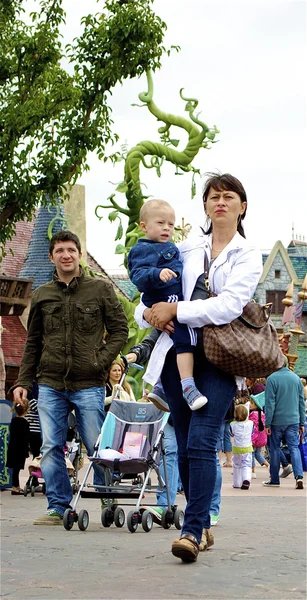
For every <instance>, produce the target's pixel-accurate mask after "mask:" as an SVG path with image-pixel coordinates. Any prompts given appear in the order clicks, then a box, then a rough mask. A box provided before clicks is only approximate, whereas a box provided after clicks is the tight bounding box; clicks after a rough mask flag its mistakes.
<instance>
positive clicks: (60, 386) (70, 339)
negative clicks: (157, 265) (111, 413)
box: [13, 230, 128, 525]
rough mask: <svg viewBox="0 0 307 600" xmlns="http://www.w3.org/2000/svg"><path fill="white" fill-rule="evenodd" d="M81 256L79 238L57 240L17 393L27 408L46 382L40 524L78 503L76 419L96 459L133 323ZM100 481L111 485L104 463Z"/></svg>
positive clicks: (36, 300)
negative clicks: (114, 366)
mask: <svg viewBox="0 0 307 600" xmlns="http://www.w3.org/2000/svg"><path fill="white" fill-rule="evenodd" d="M81 256H82V253H81V245H80V241H79V238H78V237H77V236H76V235H75V234H74V233H72V232H71V231H68V230H62V231H59V232H58V233H56V234H55V235H54V236H53V237H52V239H51V241H50V247H49V258H50V260H51V261H52V262H53V263H54V265H55V272H54V277H53V281H52V282H50V283H47V284H45V285H42V286H40V287H39V288H38V289H37V290H35V292H34V293H33V297H32V300H31V308H30V313H29V319H28V337H27V342H26V345H25V349H24V354H23V358H22V364H21V368H20V372H19V377H18V381H17V385H16V386H15V389H14V391H13V398H14V402H15V403H18V402H19V403H20V404H23V403H24V401H25V399H26V398H27V394H28V392H30V391H31V388H32V382H33V381H34V380H35V379H36V380H37V381H38V385H39V394H38V412H39V418H40V423H41V429H42V438H43V445H42V455H43V458H42V460H41V468H42V472H43V476H44V479H45V483H46V496H47V499H48V511H47V513H46V514H45V515H43V516H42V517H39V518H38V519H36V520H35V521H34V524H35V525H56V524H61V522H62V518H63V514H64V512H65V510H66V508H68V507H69V506H70V502H71V499H72V488H71V484H70V480H69V476H68V473H67V469H66V465H65V459H64V452H63V448H64V444H65V442H66V434H67V420H68V414H69V412H70V411H71V410H72V409H74V410H75V414H76V419H77V424H78V430H79V432H80V435H81V438H82V440H83V442H84V444H85V446H86V449H87V453H88V454H89V455H91V454H93V448H94V444H95V442H96V440H97V438H98V435H99V432H100V429H101V427H102V424H103V422H104V416H105V415H104V397H105V378H106V374H107V371H108V369H109V367H110V365H111V363H112V361H113V360H114V359H115V357H116V356H117V355H118V353H119V352H120V350H121V348H122V347H123V345H124V344H125V342H126V340H127V336H128V325H127V319H126V317H125V314H124V311H123V308H122V305H121V303H120V302H119V300H118V299H117V297H116V294H115V292H114V290H113V288H112V286H111V284H110V283H107V282H106V281H104V280H102V279H94V278H93V277H88V276H86V275H85V274H84V272H83V270H82V268H81V267H80V264H79V262H80V258H81ZM106 334H107V341H106V339H105V336H106ZM94 483H95V484H97V485H103V484H104V478H103V472H102V470H101V469H100V468H99V467H96V465H95V475H94Z"/></svg>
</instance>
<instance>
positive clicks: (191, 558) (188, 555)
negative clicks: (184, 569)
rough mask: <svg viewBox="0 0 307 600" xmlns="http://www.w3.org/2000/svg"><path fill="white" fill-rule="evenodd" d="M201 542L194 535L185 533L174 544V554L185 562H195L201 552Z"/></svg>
mask: <svg viewBox="0 0 307 600" xmlns="http://www.w3.org/2000/svg"><path fill="white" fill-rule="evenodd" d="M199 549H200V548H199V544H198V541H197V539H196V537H195V536H194V535H190V534H189V533H185V534H184V535H182V536H181V538H180V539H179V540H175V541H174V542H173V545H172V554H173V555H174V556H176V557H177V558H181V560H182V561H183V562H195V561H196V560H197V557H198V553H199Z"/></svg>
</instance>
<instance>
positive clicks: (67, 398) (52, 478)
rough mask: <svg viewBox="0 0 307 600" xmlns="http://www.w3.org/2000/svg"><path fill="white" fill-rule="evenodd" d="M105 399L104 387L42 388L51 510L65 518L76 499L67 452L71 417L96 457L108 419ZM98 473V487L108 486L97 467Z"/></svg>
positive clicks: (44, 452)
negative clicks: (83, 388) (70, 416)
mask: <svg viewBox="0 0 307 600" xmlns="http://www.w3.org/2000/svg"><path fill="white" fill-rule="evenodd" d="M104 397H105V388H104V387H103V386H102V387H93V388H88V389H85V390H81V391H79V392H73V391H71V390H60V391H58V390H54V389H53V388H51V387H48V386H46V385H40V386H39V393H38V413H39V419H40V423H41V430H42V438H43V444H42V455H43V458H42V460H41V468H42V473H43V477H44V479H45V483H46V496H47V499H48V509H54V510H56V511H57V512H58V513H59V514H64V512H65V510H66V508H68V507H69V506H70V502H71V500H72V496H73V495H72V488H71V483H70V480H69V476H68V472H67V468H66V463H65V457H64V451H63V449H64V445H65V442H66V436H67V427H68V415H69V413H70V412H71V410H72V409H75V414H76V420H77V427H78V431H79V433H80V436H81V438H82V441H83V443H84V445H85V447H86V450H87V453H88V455H92V454H93V450H94V445H95V443H96V441H97V438H98V435H99V433H100V430H101V427H102V425H103V422H104V418H105V413H104ZM94 469H95V474H94V484H96V485H104V482H105V480H104V471H103V469H102V468H101V467H98V468H97V466H96V465H95V467H94Z"/></svg>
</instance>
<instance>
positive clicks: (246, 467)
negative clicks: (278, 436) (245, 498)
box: [230, 404, 254, 490]
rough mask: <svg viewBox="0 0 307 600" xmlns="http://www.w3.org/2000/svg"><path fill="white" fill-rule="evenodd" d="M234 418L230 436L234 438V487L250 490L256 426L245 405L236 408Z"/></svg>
mask: <svg viewBox="0 0 307 600" xmlns="http://www.w3.org/2000/svg"><path fill="white" fill-rule="evenodd" d="M234 417H235V420H234V421H231V423H230V435H231V436H232V437H233V445H232V464H233V487H234V488H241V490H248V489H249V486H250V483H251V478H252V454H253V446H252V433H253V429H254V424H253V422H252V421H250V420H249V418H248V409H247V408H246V406H244V404H239V405H238V406H236V407H235V411H234Z"/></svg>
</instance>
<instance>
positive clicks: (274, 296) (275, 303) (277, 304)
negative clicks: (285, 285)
mask: <svg viewBox="0 0 307 600" xmlns="http://www.w3.org/2000/svg"><path fill="white" fill-rule="evenodd" d="M285 295H286V293H285V292H280V291H267V293H266V302H267V303H268V302H272V314H273V315H282V314H283V312H284V308H285V307H284V305H283V303H282V300H283V299H284V297H285Z"/></svg>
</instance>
